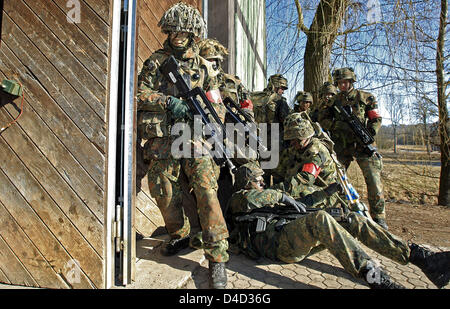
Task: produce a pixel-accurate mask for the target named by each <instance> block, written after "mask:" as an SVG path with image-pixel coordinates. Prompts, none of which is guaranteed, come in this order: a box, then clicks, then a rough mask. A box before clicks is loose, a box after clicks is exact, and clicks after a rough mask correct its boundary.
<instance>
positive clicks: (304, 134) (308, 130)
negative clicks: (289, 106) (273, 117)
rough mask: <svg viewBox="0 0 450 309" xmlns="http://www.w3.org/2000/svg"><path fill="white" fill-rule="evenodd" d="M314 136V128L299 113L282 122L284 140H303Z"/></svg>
mask: <svg viewBox="0 0 450 309" xmlns="http://www.w3.org/2000/svg"><path fill="white" fill-rule="evenodd" d="M314 134H315V131H314V128H313V126H312V125H311V123H310V122H309V120H307V119H305V118H304V117H303V116H302V114H301V113H292V114H290V115H289V116H288V117H287V118H286V120H285V121H284V136H283V138H284V140H286V141H288V140H292V139H300V140H304V139H307V138H310V137H312V136H313V135H314Z"/></svg>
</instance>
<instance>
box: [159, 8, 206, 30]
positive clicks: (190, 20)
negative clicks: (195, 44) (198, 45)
mask: <svg viewBox="0 0 450 309" xmlns="http://www.w3.org/2000/svg"><path fill="white" fill-rule="evenodd" d="M158 26H159V27H161V30H162V31H163V32H164V33H165V34H169V33H171V32H188V33H191V34H193V35H194V36H195V37H202V36H203V34H204V33H205V32H206V24H205V21H204V20H203V17H202V16H201V14H200V12H199V11H198V10H197V9H196V8H195V7H193V6H191V5H189V4H185V3H182V2H179V3H177V4H175V5H173V6H172V7H170V8H169V9H168V10H167V11H166V12H165V13H164V14H163V16H162V17H161V20H160V21H159V23H158Z"/></svg>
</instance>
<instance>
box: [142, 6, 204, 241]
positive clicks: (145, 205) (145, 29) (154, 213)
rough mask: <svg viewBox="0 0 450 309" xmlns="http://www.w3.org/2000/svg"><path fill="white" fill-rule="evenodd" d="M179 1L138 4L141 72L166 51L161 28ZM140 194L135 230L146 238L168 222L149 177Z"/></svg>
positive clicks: (189, 197) (190, 198)
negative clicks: (164, 17)
mask: <svg viewBox="0 0 450 309" xmlns="http://www.w3.org/2000/svg"><path fill="white" fill-rule="evenodd" d="M177 2H179V1H178V0H166V1H158V0H139V1H138V12H139V20H138V46H137V49H138V59H137V61H138V71H140V70H141V69H142V64H143V63H144V61H145V60H146V59H147V58H148V57H149V56H150V55H151V54H152V53H153V52H154V51H156V50H158V49H160V48H162V46H163V44H164V41H165V39H166V38H167V35H165V34H164V33H162V32H161V29H160V28H159V27H158V22H159V20H160V19H161V17H162V15H163V14H164V12H165V11H166V10H167V9H168V8H170V7H171V6H172V5H173V4H176V3H177ZM184 2H185V3H189V4H191V5H193V6H195V7H197V8H198V9H199V11H200V12H201V6H202V1H201V0H185V1H184ZM138 181H139V180H138ZM137 192H138V194H137V199H136V213H135V228H136V231H137V232H138V233H140V234H142V235H143V236H150V235H152V233H153V232H154V231H155V229H156V228H158V227H160V226H164V221H163V219H162V216H161V213H160V212H159V209H158V208H157V207H156V204H155V202H154V200H153V198H152V197H151V195H150V192H149V190H148V182H147V177H144V178H143V179H142V182H141V190H138V191H137ZM185 197H186V199H185V200H189V202H187V203H190V204H192V203H194V202H193V200H192V197H191V196H188V195H186V196H185ZM187 211H188V214H189V212H191V213H192V216H190V218H193V216H194V215H196V214H195V213H193V211H192V207H190V208H189V209H188V210H187ZM194 211H195V210H194ZM192 220H194V222H191V224H192V225H194V226H195V225H196V222H195V219H192ZM197 224H198V223H197Z"/></svg>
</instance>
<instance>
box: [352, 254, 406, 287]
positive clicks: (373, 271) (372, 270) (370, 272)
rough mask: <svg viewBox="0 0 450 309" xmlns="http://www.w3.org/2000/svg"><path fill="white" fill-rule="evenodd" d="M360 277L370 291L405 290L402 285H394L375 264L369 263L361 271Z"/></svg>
mask: <svg viewBox="0 0 450 309" xmlns="http://www.w3.org/2000/svg"><path fill="white" fill-rule="evenodd" d="M360 275H361V276H362V277H363V278H364V280H365V281H366V282H367V284H368V285H369V287H370V288H371V289H378V290H380V289H388V290H394V289H406V288H405V287H404V286H403V285H401V284H398V283H395V282H394V281H392V279H391V278H390V277H389V275H388V274H387V273H386V272H385V271H384V270H383V269H382V268H381V267H379V266H376V265H375V263H372V262H371V261H369V262H368V263H367V265H366V266H365V267H364V268H363V269H362V270H361V272H360Z"/></svg>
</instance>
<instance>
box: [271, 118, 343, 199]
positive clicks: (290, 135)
mask: <svg viewBox="0 0 450 309" xmlns="http://www.w3.org/2000/svg"><path fill="white" fill-rule="evenodd" d="M284 127H285V130H284V136H283V138H284V140H285V141H286V142H289V143H290V145H289V147H288V148H286V149H284V150H283V151H282V153H281V156H280V162H279V164H278V166H277V168H275V169H274V170H273V178H274V185H273V186H272V187H273V188H278V189H281V190H283V191H286V192H288V193H289V194H290V195H291V196H293V197H294V198H300V197H302V193H303V194H305V193H310V190H311V189H312V188H316V187H315V186H317V188H324V187H326V186H328V185H330V184H331V183H333V182H335V181H336V167H335V163H334V161H333V159H332V157H331V155H330V152H331V151H332V145H330V144H328V143H326V141H325V140H321V139H319V138H317V137H316V136H315V134H316V131H315V130H314V128H313V126H312V125H311V123H310V121H309V120H307V119H306V118H305V115H304V114H303V113H293V114H290V115H289V116H288V117H287V118H286V121H285V122H284ZM332 200H333V201H332ZM334 201H335V197H334V199H330V201H329V202H330V203H334Z"/></svg>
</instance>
